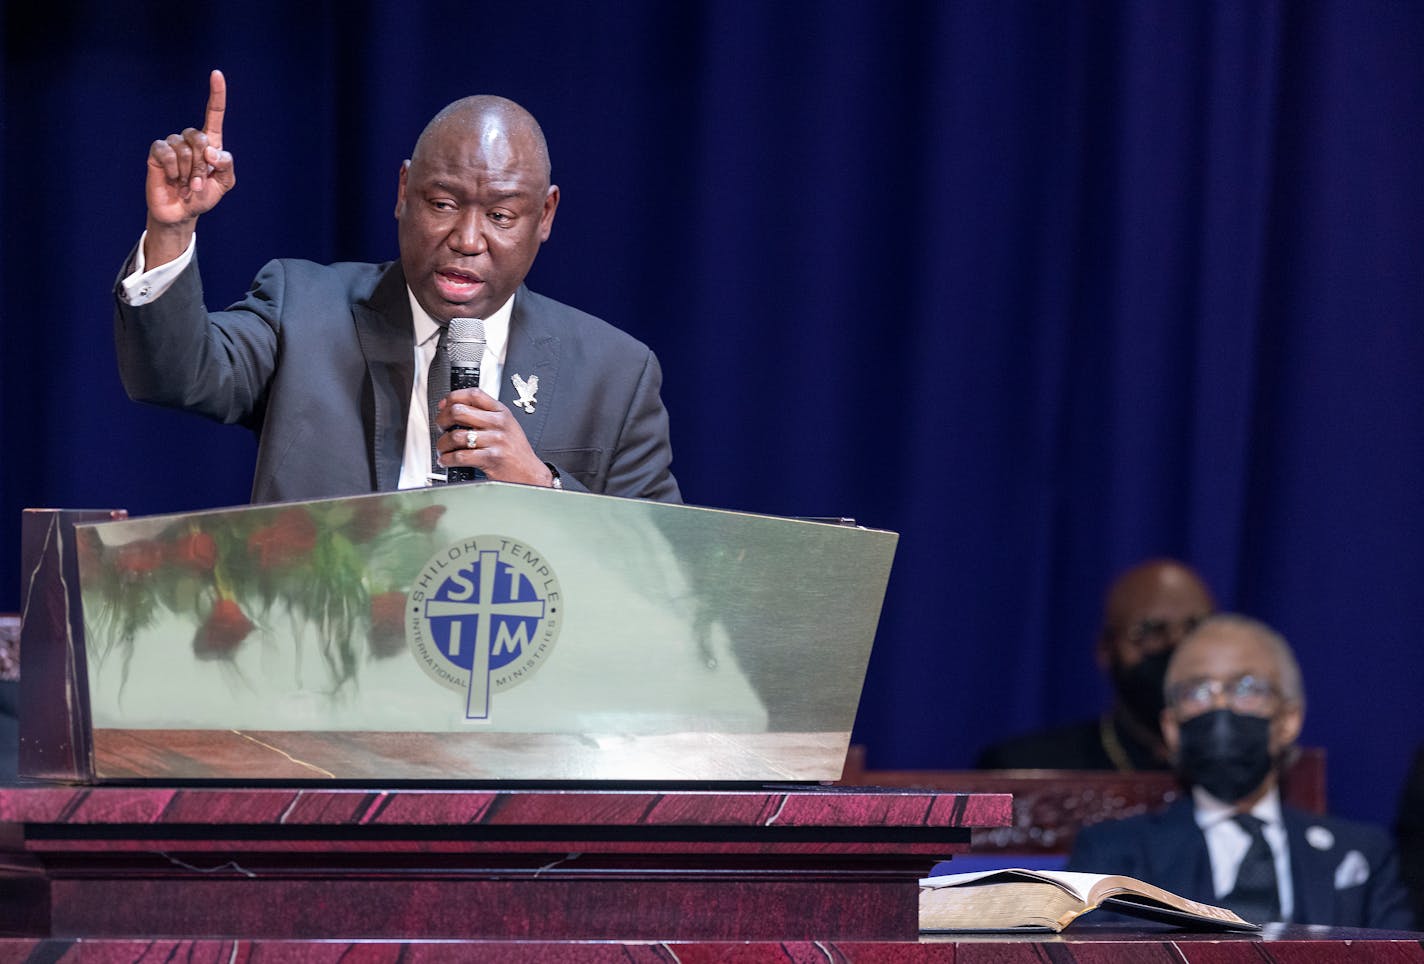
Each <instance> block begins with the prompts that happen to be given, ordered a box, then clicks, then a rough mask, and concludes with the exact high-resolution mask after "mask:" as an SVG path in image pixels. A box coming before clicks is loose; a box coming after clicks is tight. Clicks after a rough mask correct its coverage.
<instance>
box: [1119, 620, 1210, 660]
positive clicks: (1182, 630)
mask: <svg viewBox="0 0 1424 964" xmlns="http://www.w3.org/2000/svg"><path fill="white" fill-rule="evenodd" d="M1205 618H1206V617H1205V616H1188V617H1187V618H1186V619H1182V620H1178V621H1177V622H1173V621H1172V620H1170V619H1143V620H1139V621H1138V622H1136V623H1133V624H1132V626H1130V627H1128V630H1127V641H1128V642H1129V643H1131V644H1132V645H1133V646H1134V647H1136V648H1137V649H1138V650H1140V651H1145V652H1156V651H1158V650H1163V649H1167V648H1169V647H1170V646H1172V645H1173V643H1174V641H1178V640H1181V639H1182V637H1184V636H1186V635H1187V633H1190V632H1191V631H1192V630H1194V629H1196V628H1197V627H1198V626H1200V625H1201V622H1202V620H1203V619H1205Z"/></svg>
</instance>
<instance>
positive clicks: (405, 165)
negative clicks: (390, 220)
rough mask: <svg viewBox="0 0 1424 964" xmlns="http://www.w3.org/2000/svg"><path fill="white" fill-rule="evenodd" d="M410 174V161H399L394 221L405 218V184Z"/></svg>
mask: <svg viewBox="0 0 1424 964" xmlns="http://www.w3.org/2000/svg"><path fill="white" fill-rule="evenodd" d="M409 174H410V160H409V159H407V160H404V161H401V166H400V174H399V175H398V176H397V177H396V211H395V214H396V220H397V221H399V220H400V219H401V218H402V217H404V216H405V182H406V178H407V177H408V176H409Z"/></svg>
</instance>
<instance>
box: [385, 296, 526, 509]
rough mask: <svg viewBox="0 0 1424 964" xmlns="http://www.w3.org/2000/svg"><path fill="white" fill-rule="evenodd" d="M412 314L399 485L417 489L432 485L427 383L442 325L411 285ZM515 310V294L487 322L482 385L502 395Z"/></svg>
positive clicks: (496, 394) (491, 393)
mask: <svg viewBox="0 0 1424 964" xmlns="http://www.w3.org/2000/svg"><path fill="white" fill-rule="evenodd" d="M406 294H407V295H408V296H409V298H410V316H411V318H412V319H413V320H414V322H415V346H414V350H415V380H414V383H413V384H412V385H411V391H410V415H409V417H408V418H407V419H406V423H405V453H404V454H403V455H402V457H401V473H400V487H401V488H402V489H418V488H420V487H421V486H424V485H429V484H430V459H431V454H430V407H429V399H428V398H427V396H426V387H425V386H426V382H427V379H428V378H429V375H430V360H431V359H432V358H434V357H435V345H436V343H437V342H439V341H440V326H439V325H437V324H436V323H435V319H433V318H431V317H430V316H429V315H428V314H426V313H425V309H424V308H422V307H420V303H419V302H417V301H416V300H415V295H414V294H412V293H411V291H410V288H409V286H407V287H406ZM513 313H514V296H513V295H510V296H509V298H508V299H506V300H505V302H504V304H502V305H500V306H499V307H498V308H497V309H495V312H494V314H492V315H490V316H489V317H488V318H486V319H485V320H484V321H485V354H484V358H483V359H481V361H480V388H482V389H484V391H485V393H486V394H488V395H491V396H493V397H494V398H499V379H500V376H501V375H503V374H504V356H505V353H506V351H507V350H508V348H509V318H510V316H511V315H512V314H513Z"/></svg>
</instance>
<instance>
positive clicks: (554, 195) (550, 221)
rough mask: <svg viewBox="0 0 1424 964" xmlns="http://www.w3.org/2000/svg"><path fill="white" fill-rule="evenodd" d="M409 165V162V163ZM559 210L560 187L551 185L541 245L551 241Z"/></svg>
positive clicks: (542, 213)
mask: <svg viewBox="0 0 1424 964" xmlns="http://www.w3.org/2000/svg"><path fill="white" fill-rule="evenodd" d="M407 163H409V162H407ZM558 209H559V185H557V184H550V185H549V190H548V191H546V192H545V193H544V210H542V211H540V212H539V243H540V244H543V243H544V242H545V241H547V240H549V234H550V232H552V231H553V229H554V212H555V211H557V210H558Z"/></svg>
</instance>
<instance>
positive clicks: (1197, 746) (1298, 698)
mask: <svg viewBox="0 0 1424 964" xmlns="http://www.w3.org/2000/svg"><path fill="white" fill-rule="evenodd" d="M1166 696H1167V708H1166V709H1165V710H1164V711H1163V713H1162V735H1163V737H1164V738H1165V739H1166V742H1167V747H1168V750H1169V751H1170V752H1171V754H1172V757H1173V759H1174V760H1175V761H1176V766H1177V769H1178V771H1179V772H1180V774H1181V776H1182V777H1183V779H1184V780H1185V781H1186V782H1187V783H1188V784H1190V785H1191V787H1192V792H1191V796H1190V797H1189V798H1184V799H1182V800H1179V801H1177V802H1176V803H1175V804H1173V805H1172V806H1170V807H1169V808H1168V809H1167V810H1165V811H1163V812H1162V813H1160V814H1152V815H1146V816H1138V817H1129V818H1127V819H1125V820H1116V821H1108V822H1106V823H1100V824H1097V825H1095V826H1092V827H1085V828H1084V829H1083V830H1082V831H1081V832H1080V833H1079V834H1078V838H1077V842H1076V844H1075V846H1074V849H1073V855H1072V857H1071V858H1070V859H1069V862H1068V869H1070V870H1081V871H1088V872H1091V873H1113V874H1127V875H1128V876H1131V877H1137V878H1140V879H1142V880H1146V881H1148V882H1149V883H1153V884H1156V885H1157V886H1159V887H1165V888H1166V889H1167V890H1170V891H1173V892H1175V893H1178V894H1181V895H1182V896H1184V897H1189V898H1192V899H1194V900H1200V901H1205V902H1207V903H1211V904H1219V905H1224V906H1227V907H1231V908H1232V909H1233V910H1235V911H1236V912H1237V913H1238V914H1240V915H1241V916H1243V917H1245V918H1246V919H1247V920H1250V921H1253V922H1256V923H1263V922H1266V921H1289V922H1293V923H1298V924H1326V925H1331V926H1337V927H1381V928H1390V929H1400V930H1408V929H1410V928H1411V927H1412V926H1413V916H1412V914H1411V912H1410V908H1409V903H1408V898H1407V896H1406V894H1405V891H1404V888H1403V887H1402V885H1401V884H1400V882H1399V864H1398V858H1397V857H1396V855H1395V852H1394V849H1393V846H1392V844H1391V841H1390V839H1389V837H1388V835H1387V834H1386V833H1385V832H1384V831H1383V830H1382V829H1379V828H1375V827H1371V826H1368V825H1366V824H1360V823H1355V822H1352V821H1348V820H1340V819H1336V818H1330V817H1321V816H1315V815H1311V814H1307V813H1304V812H1302V811H1299V810H1295V809H1293V808H1291V807H1288V806H1284V805H1283V804H1282V803H1281V799H1280V793H1279V790H1278V788H1277V783H1276V774H1277V767H1278V765H1279V764H1280V762H1281V760H1282V759H1283V757H1284V756H1285V755H1286V754H1287V753H1289V751H1290V750H1291V748H1292V747H1293V746H1294V744H1295V740H1296V737H1297V736H1298V735H1299V734H1300V728H1301V724H1302V723H1303V721H1304V718H1305V694H1304V690H1303V687H1302V684H1301V676H1300V669H1299V667H1298V665H1297V663H1296V660H1295V656H1294V655H1293V654H1292V653H1291V650H1290V647H1289V646H1288V645H1287V643H1286V641H1285V640H1284V639H1283V638H1282V637H1281V636H1280V635H1279V634H1277V633H1276V632H1274V631H1273V630H1271V629H1270V628H1269V627H1267V626H1266V625H1265V624H1263V623H1260V622H1258V621H1256V620H1253V619H1248V618H1246V617H1244V616H1236V615H1218V616H1213V617H1211V618H1210V619H1208V620H1206V621H1205V622H1203V623H1202V624H1201V625H1200V626H1199V627H1198V628H1197V629H1195V630H1194V631H1193V632H1192V633H1191V634H1190V635H1188V636H1187V638H1186V639H1185V640H1183V642H1182V644H1181V645H1180V646H1178V647H1177V650H1176V651H1175V652H1174V653H1173V654H1172V660H1171V662H1170V664H1169V665H1168V668H1167V682H1166Z"/></svg>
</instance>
